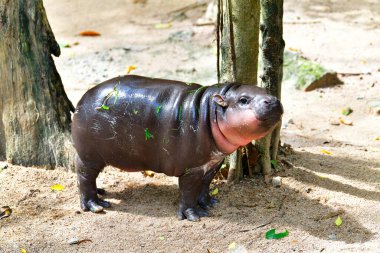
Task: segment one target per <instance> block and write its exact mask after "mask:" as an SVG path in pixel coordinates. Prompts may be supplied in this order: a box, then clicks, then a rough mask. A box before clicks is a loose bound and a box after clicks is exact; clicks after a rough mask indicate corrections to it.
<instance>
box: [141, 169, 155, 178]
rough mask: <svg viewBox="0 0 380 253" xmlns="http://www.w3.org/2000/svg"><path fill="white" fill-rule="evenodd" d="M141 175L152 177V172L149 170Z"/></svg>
mask: <svg viewBox="0 0 380 253" xmlns="http://www.w3.org/2000/svg"><path fill="white" fill-rule="evenodd" d="M141 173H142V174H143V175H144V177H154V172H153V171H151V170H146V171H142V172H141Z"/></svg>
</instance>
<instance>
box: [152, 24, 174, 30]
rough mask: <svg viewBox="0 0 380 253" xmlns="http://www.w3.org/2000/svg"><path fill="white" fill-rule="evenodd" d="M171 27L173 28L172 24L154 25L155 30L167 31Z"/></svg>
mask: <svg viewBox="0 0 380 253" xmlns="http://www.w3.org/2000/svg"><path fill="white" fill-rule="evenodd" d="M172 26H173V24H172V23H160V24H155V25H154V28H156V29H168V28H170V27H172Z"/></svg>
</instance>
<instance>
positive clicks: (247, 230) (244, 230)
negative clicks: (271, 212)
mask: <svg viewBox="0 0 380 253" xmlns="http://www.w3.org/2000/svg"><path fill="white" fill-rule="evenodd" d="M272 222H273V219H272V220H270V221H268V222H266V223H263V224H261V225H258V226H256V227H254V228H251V229H243V230H239V232H242V233H244V232H249V231H253V230H255V229H258V228H262V227H265V226H268V225H269V224H271V223H272Z"/></svg>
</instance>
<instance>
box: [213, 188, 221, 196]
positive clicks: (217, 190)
mask: <svg viewBox="0 0 380 253" xmlns="http://www.w3.org/2000/svg"><path fill="white" fill-rule="evenodd" d="M218 193H219V189H218V188H215V189H214V190H213V191H212V192H211V196H216V195H218Z"/></svg>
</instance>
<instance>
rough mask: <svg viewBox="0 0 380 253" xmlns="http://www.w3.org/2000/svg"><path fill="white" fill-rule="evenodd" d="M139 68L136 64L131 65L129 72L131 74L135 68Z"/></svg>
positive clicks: (128, 68)
mask: <svg viewBox="0 0 380 253" xmlns="http://www.w3.org/2000/svg"><path fill="white" fill-rule="evenodd" d="M136 68H137V66H136V65H129V66H128V67H127V74H130V73H131V72H132V71H133V70H135V69H136Z"/></svg>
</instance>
